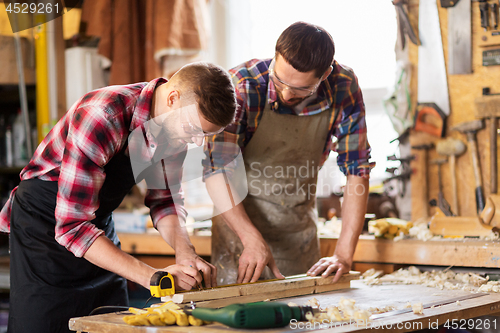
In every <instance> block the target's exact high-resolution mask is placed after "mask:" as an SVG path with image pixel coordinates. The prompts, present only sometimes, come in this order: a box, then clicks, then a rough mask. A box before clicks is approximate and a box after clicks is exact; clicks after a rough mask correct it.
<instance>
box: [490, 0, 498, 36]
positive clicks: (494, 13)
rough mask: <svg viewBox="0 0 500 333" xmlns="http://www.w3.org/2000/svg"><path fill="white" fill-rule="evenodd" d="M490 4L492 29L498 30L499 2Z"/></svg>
mask: <svg viewBox="0 0 500 333" xmlns="http://www.w3.org/2000/svg"><path fill="white" fill-rule="evenodd" d="M489 5H490V26H491V29H492V30H497V28H498V4H497V3H496V2H492V3H490V4H489Z"/></svg>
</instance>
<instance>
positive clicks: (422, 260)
mask: <svg viewBox="0 0 500 333" xmlns="http://www.w3.org/2000/svg"><path fill="white" fill-rule="evenodd" d="M118 236H119V238H120V240H121V243H122V249H123V250H124V251H125V252H127V253H130V254H133V255H134V256H137V257H138V258H140V259H141V260H143V261H145V262H147V263H149V264H151V265H152V266H153V267H165V266H168V265H171V264H173V263H175V260H174V257H173V255H174V254H175V253H174V250H173V249H172V248H171V247H170V246H169V245H168V244H167V243H165V241H164V240H163V239H162V238H161V236H160V234H159V233H158V232H149V233H144V234H133V233H119V234H118ZM190 238H191V242H192V243H193V245H194V247H195V249H196V252H197V253H198V255H200V256H205V257H210V254H211V238H210V236H191V237H190ZM336 244H337V239H336V238H327V237H320V246H321V255H322V256H331V255H332V254H333V251H334V249H335V246H336ZM166 256H171V257H166ZM499 260H500V242H498V241H484V240H479V239H474V238H465V239H442V240H429V241H420V240H413V239H405V240H401V241H397V242H394V241H393V240H386V239H376V238H375V237H373V236H367V235H361V236H360V239H359V242H358V245H357V247H356V252H355V253H354V263H355V265H354V267H353V268H352V269H353V270H356V271H361V272H363V271H364V270H365V269H363V268H364V267H368V266H375V267H377V268H378V269H383V268H387V269H384V271H385V272H386V273H390V272H392V270H391V268H396V269H397V268H398V267H397V266H398V265H432V266H454V267H481V268H499V266H500V262H499ZM377 265H378V266H377Z"/></svg>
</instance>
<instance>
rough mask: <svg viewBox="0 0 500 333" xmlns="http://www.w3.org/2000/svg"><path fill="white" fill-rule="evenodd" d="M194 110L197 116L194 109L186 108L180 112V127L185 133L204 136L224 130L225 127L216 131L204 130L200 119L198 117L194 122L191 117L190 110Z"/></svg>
mask: <svg viewBox="0 0 500 333" xmlns="http://www.w3.org/2000/svg"><path fill="white" fill-rule="evenodd" d="M193 111H195V112H196V116H198V112H197V111H196V109H188V110H185V111H183V112H181V127H182V129H183V130H184V132H186V133H187V134H189V135H191V136H195V137H205V136H212V135H217V134H219V133H222V131H224V129H225V127H221V128H219V129H218V130H217V131H214V132H206V131H204V130H203V128H201V126H200V125H198V124H200V121H199V119H198V122H196V121H195V120H194V119H193V115H192V112H193Z"/></svg>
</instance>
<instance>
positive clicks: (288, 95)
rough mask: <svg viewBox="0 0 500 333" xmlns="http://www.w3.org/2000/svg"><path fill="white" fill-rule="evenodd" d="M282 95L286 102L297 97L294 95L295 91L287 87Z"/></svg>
mask: <svg viewBox="0 0 500 333" xmlns="http://www.w3.org/2000/svg"><path fill="white" fill-rule="evenodd" d="M282 95H283V99H284V100H285V101H289V100H291V99H292V98H294V97H295V94H294V93H293V91H292V90H290V89H289V88H288V87H285V89H283V91H282Z"/></svg>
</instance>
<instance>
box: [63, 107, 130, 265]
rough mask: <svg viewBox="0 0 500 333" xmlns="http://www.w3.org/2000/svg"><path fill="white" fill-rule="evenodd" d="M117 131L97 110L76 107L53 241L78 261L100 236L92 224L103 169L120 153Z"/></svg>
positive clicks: (100, 111) (65, 151) (65, 153)
mask: <svg viewBox="0 0 500 333" xmlns="http://www.w3.org/2000/svg"><path fill="white" fill-rule="evenodd" d="M117 132H119V131H118V130H117V129H115V131H113V122H112V121H110V120H109V119H107V118H106V116H105V112H102V110H99V109H98V108H92V107H80V108H78V109H76V110H75V112H74V113H73V115H72V118H71V120H70V125H69V128H68V133H67V138H66V140H65V146H64V147H60V149H64V153H63V158H62V161H61V168H60V174H59V179H58V193H57V202H56V209H55V219H56V226H55V239H56V241H57V242H58V243H59V244H61V245H62V246H64V247H65V248H66V249H68V250H69V251H70V252H72V253H73V254H74V255H75V256H77V257H82V256H83V255H84V254H85V252H86V251H87V250H88V248H89V247H90V246H91V245H92V243H93V242H94V241H95V239H96V238H97V237H99V236H100V235H101V234H103V231H102V230H100V229H98V228H97V227H96V226H95V225H94V224H93V223H91V222H89V221H91V220H93V219H94V218H95V211H96V210H97V209H98V207H99V200H98V194H99V191H100V189H101V187H102V185H103V183H104V179H105V173H104V168H103V166H104V165H106V163H107V162H108V161H109V159H110V158H111V157H112V156H113V155H114V154H115V153H116V151H117V150H118V149H120V144H121V140H119V138H118V136H119V135H117V134H115V135H113V133H117Z"/></svg>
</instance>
